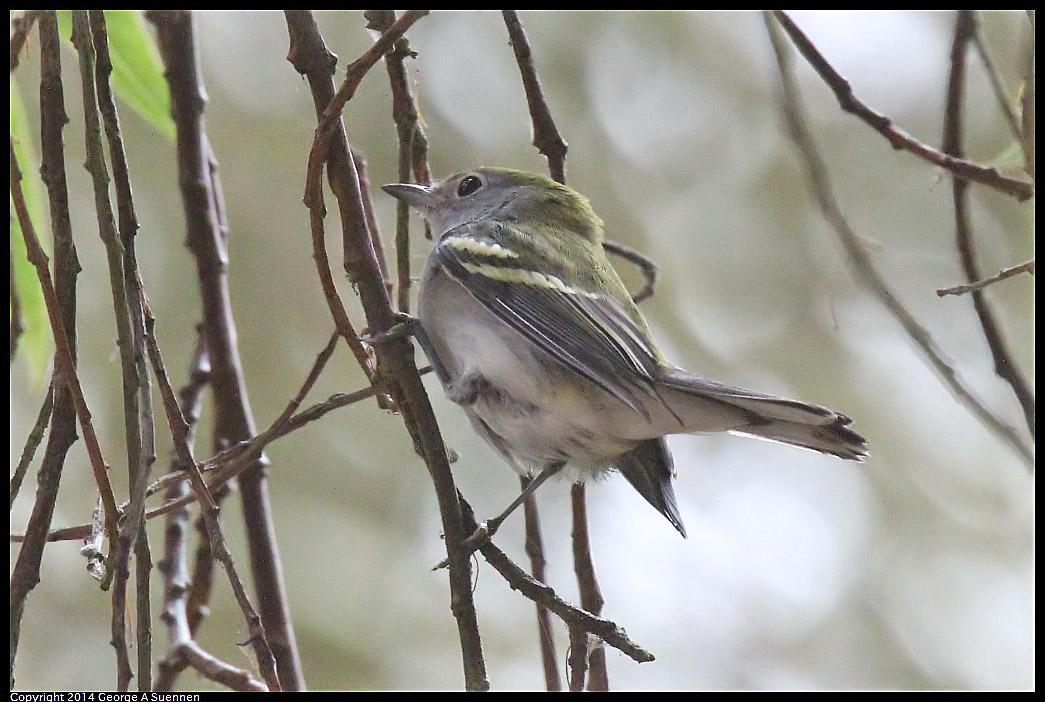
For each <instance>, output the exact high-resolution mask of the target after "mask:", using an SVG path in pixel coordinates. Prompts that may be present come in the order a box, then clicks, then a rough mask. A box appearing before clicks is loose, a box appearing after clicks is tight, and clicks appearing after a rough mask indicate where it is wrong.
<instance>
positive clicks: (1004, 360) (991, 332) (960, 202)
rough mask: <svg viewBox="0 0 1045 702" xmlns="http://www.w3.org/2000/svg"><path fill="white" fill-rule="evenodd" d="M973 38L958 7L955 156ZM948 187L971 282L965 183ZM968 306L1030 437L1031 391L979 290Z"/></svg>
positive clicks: (951, 81) (950, 90)
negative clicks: (1008, 387) (971, 308)
mask: <svg viewBox="0 0 1045 702" xmlns="http://www.w3.org/2000/svg"><path fill="white" fill-rule="evenodd" d="M975 37H976V15H975V13H974V12H973V11H972V10H959V11H958V18H957V22H956V23H955V28H954V42H953V43H952V45H951V69H950V74H949V76H948V79H947V106H946V108H945V111H944V125H943V144H942V150H943V152H944V153H946V154H948V155H950V156H954V157H955V158H964V157H965V153H964V146H963V143H962V142H963V138H962V131H963V122H964V112H963V105H962V96H963V93H964V89H965V57H966V53H967V49H968V47H969V44H970V43H971V42H973V41H974V40H975ZM951 187H952V194H953V201H954V238H955V244H956V246H957V248H958V256H959V258H960V259H961V264H962V270H964V271H965V278H966V280H967V281H968V282H969V283H975V282H976V281H978V280H980V278H981V277H982V276H981V272H980V266H979V263H978V262H977V255H976V245H975V242H974V241H973V232H972V222H971V220H970V217H969V198H968V190H969V183H968V181H966V180H963V179H961V178H958V177H957V176H955V175H953V174H952V177H951ZM972 305H973V308H974V309H975V310H976V316H977V317H978V318H979V320H980V328H982V329H983V335H984V337H985V338H986V339H987V346H988V348H990V351H991V357H992V358H993V359H994V372H995V373H997V374H998V377H1000V378H1001V379H1002V380H1004V381H1005V382H1007V383H1008V384H1009V386H1010V387H1011V388H1012V392H1013V393H1014V394H1015V395H1016V399H1017V401H1018V402H1019V403H1020V407H1021V408H1022V409H1023V416H1024V419H1025V420H1026V422H1027V428H1028V429H1029V430H1030V433H1031V436H1034V393H1033V392H1031V389H1030V386H1029V385H1028V384H1027V381H1026V380H1025V379H1024V377H1023V374H1022V373H1021V372H1020V369H1019V367H1018V366H1017V365H1016V362H1015V359H1013V357H1012V354H1010V353H1009V349H1008V345H1007V344H1006V343H1005V339H1004V337H1003V336H1002V331H1001V328H1000V327H999V325H998V322H997V319H996V318H995V316H994V311H993V309H992V308H991V305H990V303H989V302H988V300H987V297H986V293H985V292H984V291H983V290H982V289H975V290H973V291H972Z"/></svg>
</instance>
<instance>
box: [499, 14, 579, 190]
mask: <svg viewBox="0 0 1045 702" xmlns="http://www.w3.org/2000/svg"><path fill="white" fill-rule="evenodd" d="M501 14H502V15H503V17H504V25H505V27H507V28H508V37H509V40H510V41H511V44H512V50H513V51H514V52H515V61H516V63H518V64H519V74H520V75H521V76H522V83H523V90H525V91H526V104H527V105H528V106H529V108H530V117H531V118H532V120H533V145H534V146H535V147H537V151H538V152H539V153H541V154H543V155H544V157H545V158H546V159H548V170H549V172H551V176H552V178H554V179H555V180H557V181H559V182H560V183H565V182H566V150H567V148H569V147H568V145H567V144H566V141H565V140H563V138H562V135H560V134H559V128H558V127H556V126H555V120H553V119H552V113H551V110H549V109H548V103H547V102H545V100H544V91H543V90H541V81H540V79H539V78H538V77H537V69H536V68H534V66H533V55H532V53H531V51H530V43H529V41H528V40H527V39H526V32H525V31H524V30H523V26H522V23H521V22H520V21H519V15H518V14H517V13H516V11H515V10H502V11H501Z"/></svg>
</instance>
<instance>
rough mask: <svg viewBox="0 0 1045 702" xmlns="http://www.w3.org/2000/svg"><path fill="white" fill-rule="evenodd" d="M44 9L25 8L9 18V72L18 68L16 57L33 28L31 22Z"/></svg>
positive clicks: (41, 13)
mask: <svg viewBox="0 0 1045 702" xmlns="http://www.w3.org/2000/svg"><path fill="white" fill-rule="evenodd" d="M44 12H46V10H26V11H25V12H24V13H23V14H22V16H21V17H15V18H14V19H12V20H11V73H14V72H15V69H16V68H18V57H19V55H20V54H21V53H22V48H23V47H24V46H25V44H26V41H28V40H29V33H30V32H31V31H32V30H33V22H35V21H36V20H37V19H39V18H40V17H41V16H42V15H43V14H44Z"/></svg>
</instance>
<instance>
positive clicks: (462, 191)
mask: <svg viewBox="0 0 1045 702" xmlns="http://www.w3.org/2000/svg"><path fill="white" fill-rule="evenodd" d="M481 187H483V181H481V180H479V176H474V175H470V176H465V177H464V178H462V179H461V183H460V184H459V185H458V186H457V197H468V196H469V195H471V194H472V193H474V192H475V191H477V190H479V188H481Z"/></svg>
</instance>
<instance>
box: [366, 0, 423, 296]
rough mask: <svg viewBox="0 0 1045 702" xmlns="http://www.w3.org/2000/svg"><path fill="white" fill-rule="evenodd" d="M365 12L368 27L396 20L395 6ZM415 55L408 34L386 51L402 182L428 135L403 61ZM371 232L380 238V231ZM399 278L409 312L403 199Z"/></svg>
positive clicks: (388, 24)
mask: <svg viewBox="0 0 1045 702" xmlns="http://www.w3.org/2000/svg"><path fill="white" fill-rule="evenodd" d="M364 15H365V16H366V18H367V19H368V20H369V24H368V25H367V27H368V28H370V29H376V30H377V31H379V32H386V31H388V30H389V29H390V28H391V27H392V25H393V24H395V19H396V13H395V10H367V11H366V12H365V13H364ZM415 57H416V54H415V53H414V51H413V50H412V49H411V48H410V40H409V39H407V38H406V37H405V36H402V37H399V38H398V39H396V41H395V43H394V44H392V49H391V50H390V51H389V52H388V53H386V54H385V67H386V68H387V69H388V80H389V84H390V86H391V89H392V120H393V121H394V122H395V125H396V136H397V137H398V141H399V172H398V176H397V177H398V178H399V182H400V183H409V182H410V177H411V175H412V174H413V159H414V140H415V139H417V138H424V135H423V134H421V136H420V137H418V132H419V131H421V126H420V124H419V123H418V121H417V105H416V104H415V102H414V95H413V92H412V91H411V90H410V82H409V81H408V80H407V77H406V68H405V67H404V65H403V63H404V61H406V59H408V58H415ZM371 233H372V234H375V238H376V233H374V232H373V231H372V232H371ZM396 281H397V283H396V287H397V289H396V305H397V308H398V310H399V311H400V312H402V313H404V314H405V313H407V312H409V311H410V282H411V281H410V205H409V204H407V203H406V202H404V201H402V200H397V201H396Z"/></svg>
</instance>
